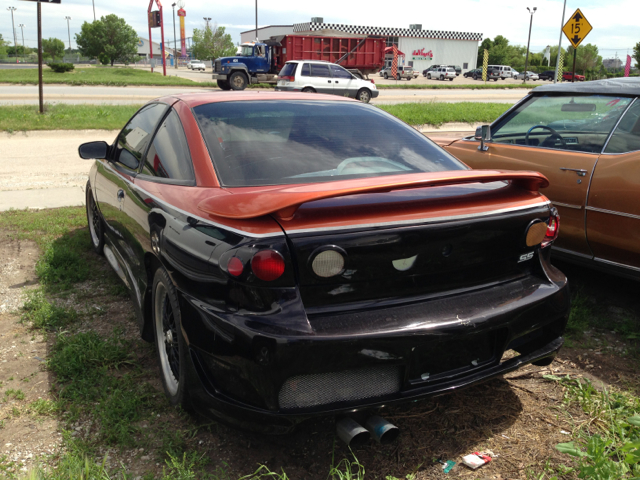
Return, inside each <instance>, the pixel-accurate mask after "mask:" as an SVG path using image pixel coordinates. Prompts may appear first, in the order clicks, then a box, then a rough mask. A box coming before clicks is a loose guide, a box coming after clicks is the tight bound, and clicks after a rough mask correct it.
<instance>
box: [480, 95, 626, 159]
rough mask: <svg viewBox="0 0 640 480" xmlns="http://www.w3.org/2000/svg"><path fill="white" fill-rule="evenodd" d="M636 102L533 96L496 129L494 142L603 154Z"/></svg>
mask: <svg viewBox="0 0 640 480" xmlns="http://www.w3.org/2000/svg"><path fill="white" fill-rule="evenodd" d="M632 100H633V99H632V98H628V97H616V96H610V95H573V94H567V95H560V96H558V95H553V96H551V95H545V96H533V97H531V98H530V99H529V100H528V101H526V102H525V103H523V104H522V105H520V106H519V107H518V108H516V109H515V110H513V111H512V112H510V114H509V115H507V116H506V117H505V118H503V119H501V120H500V121H499V122H498V123H497V124H496V125H494V127H493V128H492V132H491V139H492V141H493V142H496V143H509V144H515V145H528V146H533V147H544V148H555V149H563V150H572V151H579V152H589V153H600V152H601V151H602V148H603V146H604V144H605V142H606V141H607V138H608V137H609V135H610V133H611V131H612V130H613V128H614V127H615V126H616V124H617V123H618V120H619V119H620V116H621V115H622V114H623V113H624V111H625V110H626V108H627V107H628V106H629V104H630V103H631V101H632Z"/></svg>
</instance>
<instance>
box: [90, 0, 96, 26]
mask: <svg viewBox="0 0 640 480" xmlns="http://www.w3.org/2000/svg"><path fill="white" fill-rule="evenodd" d="M91 3H92V4H93V21H94V22H95V21H96V0H91Z"/></svg>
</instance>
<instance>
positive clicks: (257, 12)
mask: <svg viewBox="0 0 640 480" xmlns="http://www.w3.org/2000/svg"><path fill="white" fill-rule="evenodd" d="M257 41H258V0H256V42H257Z"/></svg>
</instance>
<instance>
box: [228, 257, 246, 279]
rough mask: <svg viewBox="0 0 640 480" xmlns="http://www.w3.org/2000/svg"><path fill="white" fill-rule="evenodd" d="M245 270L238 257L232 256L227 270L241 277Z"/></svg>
mask: <svg viewBox="0 0 640 480" xmlns="http://www.w3.org/2000/svg"><path fill="white" fill-rule="evenodd" d="M243 270H244V264H243V263H242V260H240V259H239V258H238V257H231V258H230V259H229V263H227V272H229V273H230V274H231V275H233V276H234V277H239V276H240V275H241V274H242V271H243Z"/></svg>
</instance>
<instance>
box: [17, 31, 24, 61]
mask: <svg viewBox="0 0 640 480" xmlns="http://www.w3.org/2000/svg"><path fill="white" fill-rule="evenodd" d="M18 26H19V27H20V30H21V31H22V56H23V57H24V54H25V47H24V23H21V24H20V25H18Z"/></svg>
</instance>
